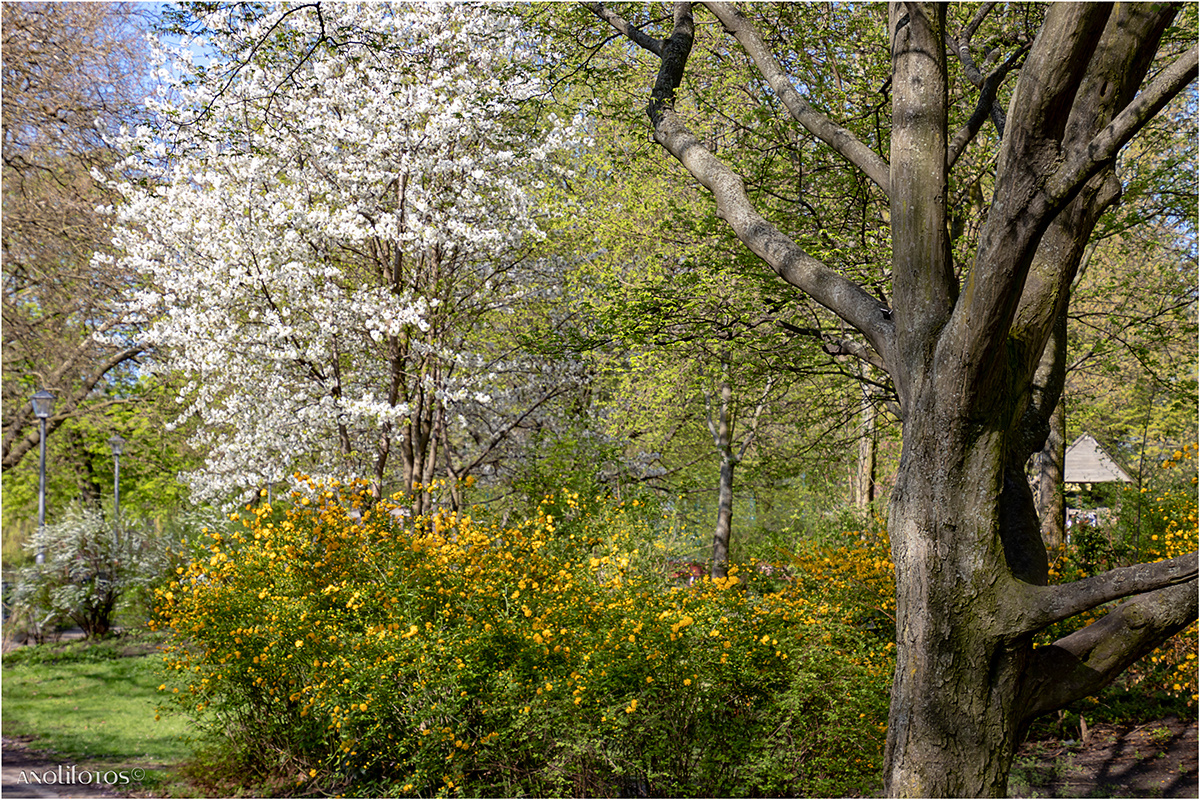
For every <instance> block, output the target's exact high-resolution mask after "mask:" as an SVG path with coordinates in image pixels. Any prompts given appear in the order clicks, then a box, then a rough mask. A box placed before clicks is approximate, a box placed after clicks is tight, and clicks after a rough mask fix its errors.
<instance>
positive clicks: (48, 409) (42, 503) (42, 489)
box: [29, 389, 55, 564]
mask: <svg viewBox="0 0 1200 800" xmlns="http://www.w3.org/2000/svg"><path fill="white" fill-rule="evenodd" d="M54 400H55V397H54V395H52V394H50V393H49V392H47V391H46V390H45V389H39V390H38V391H37V394H35V395H34V396H33V397H31V398H29V404H30V405H32V406H33V415H34V416H35V417H37V418H38V432H39V434H40V436H39V441H40V445H41V446H40V451H41V466H40V468H39V470H38V551H37V558H36V559H35V561H36V563H38V564H45V563H46V551H45V544H44V542H45V539H44V537H43V536H42V532H43V531H44V530H45V528H46V420H47V419H48V418H49V417H50V415H51V414H53V413H54Z"/></svg>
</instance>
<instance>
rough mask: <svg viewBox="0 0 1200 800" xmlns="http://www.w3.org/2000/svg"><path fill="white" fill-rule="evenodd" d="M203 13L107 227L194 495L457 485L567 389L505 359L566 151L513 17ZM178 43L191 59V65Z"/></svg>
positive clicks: (328, 10)
mask: <svg viewBox="0 0 1200 800" xmlns="http://www.w3.org/2000/svg"><path fill="white" fill-rule="evenodd" d="M211 8H212V7H209V8H208V9H205V8H204V7H199V9H200V10H198V11H195V12H194V16H188V17H187V18H186V20H187V21H188V22H189V24H190V28H191V30H192V31H193V33H194V34H195V35H196V37H197V38H196V39H194V40H192V41H191V42H185V47H183V48H182V49H180V50H179V51H178V53H177V54H176V56H175V58H177V59H182V61H179V62H176V64H175V66H174V74H179V75H183V76H185V77H184V78H183V79H181V80H178V81H176V82H175V85H174V86H173V87H172V89H171V91H170V92H164V93H162V94H161V95H160V97H159V98H158V99H157V101H156V108H155V110H156V111H157V112H158V114H159V117H160V119H161V123H160V124H159V125H157V126H155V127H154V128H143V129H140V130H138V131H136V132H133V133H131V134H130V135H129V137H128V138H127V140H126V142H125V144H126V146H128V147H130V152H131V153H132V155H131V156H130V161H129V164H130V165H133V166H136V167H137V168H138V169H139V170H140V171H141V173H142V174H144V176H145V179H144V181H142V182H140V183H137V184H133V183H125V184H123V185H121V186H120V189H121V191H122V193H123V195H124V199H125V202H124V203H123V204H122V205H121V206H120V207H119V208H118V209H117V210H116V214H117V217H118V227H117V235H116V244H117V246H118V249H119V251H120V252H121V253H122V255H121V256H120V257H121V258H123V259H124V260H125V262H126V263H127V264H129V265H132V266H134V267H136V269H137V270H138V271H139V272H140V274H141V275H142V276H143V277H144V279H145V281H146V286H145V289H144V291H142V292H140V293H139V295H138V299H137V301H136V304H137V308H138V310H139V311H140V312H141V313H143V314H145V315H147V317H148V319H150V320H151V321H152V324H151V325H150V327H149V342H148V344H149V345H150V346H151V347H152V348H153V352H154V353H155V354H156V356H157V362H156V363H157V365H158V368H159V369H163V370H168V371H175V372H181V373H184V374H186V375H187V376H188V377H189V379H190V382H189V383H188V385H187V388H186V389H185V391H184V393H182V394H181V396H180V403H181V404H183V405H184V409H183V416H184V417H190V416H192V415H199V417H200V418H201V420H202V422H203V425H202V426H201V428H200V431H201V432H200V433H199V435H198V436H199V441H198V444H200V445H202V446H204V447H206V448H207V451H208V453H209V457H208V459H207V462H206V463H205V465H204V467H203V469H202V470H200V471H199V472H197V473H193V474H191V475H189V476H188V478H189V483H190V484H191V487H192V490H193V492H194V493H195V495H196V496H198V497H201V498H229V497H232V496H236V495H237V494H238V493H246V492H248V491H251V490H253V489H255V488H256V487H260V486H262V485H263V484H267V483H271V482H276V481H281V480H285V479H286V477H287V476H288V475H290V474H291V473H292V472H293V471H294V470H302V471H305V472H308V473H310V474H314V475H324V476H337V477H346V476H358V477H365V478H368V479H369V480H370V481H371V482H372V486H373V489H374V490H375V491H381V490H383V488H384V487H385V485H387V486H389V487H390V488H394V486H395V483H396V482H402V485H403V487H404V488H405V489H406V490H409V491H411V490H412V488H413V486H414V484H423V485H429V484H430V483H431V482H432V481H434V480H435V479H436V478H438V477H449V478H452V479H453V478H465V477H466V476H467V475H468V474H470V473H471V472H472V471H473V470H474V471H479V468H480V467H481V466H484V465H486V464H487V463H489V461H494V460H495V459H496V458H497V457H498V454H499V452H500V451H501V450H502V448H503V445H504V444H505V443H506V441H508V440H510V439H511V438H513V436H514V434H516V433H517V432H519V431H520V430H521V429H522V427H523V426H526V425H528V424H529V423H531V422H532V421H533V420H534V418H535V417H536V416H537V415H538V414H539V413H542V411H544V410H545V408H546V406H547V404H548V402H549V401H550V400H551V399H552V398H554V397H556V396H558V395H561V394H563V393H564V392H566V391H567V390H568V389H569V388H570V387H571V386H572V384H573V382H574V380H575V379H574V377H573V371H572V368H571V367H570V365H564V364H552V363H548V362H547V361H546V360H545V359H544V358H537V359H535V358H533V357H531V356H529V355H528V354H527V353H526V352H525V351H523V350H522V348H521V347H520V346H519V344H517V343H518V342H519V338H520V334H521V333H522V332H524V330H525V328H526V325H527V324H528V322H529V320H530V319H532V318H534V317H536V318H538V319H545V318H546V314H547V313H549V309H550V307H551V306H552V305H553V301H554V298H555V295H556V292H557V291H558V290H557V286H558V283H559V281H558V276H557V274H556V266H555V265H556V263H557V262H556V261H555V260H553V259H550V258H546V257H543V256H542V254H541V252H540V251H539V243H540V242H541V240H542V239H543V238H544V237H543V235H542V233H541V232H540V224H539V219H540V218H542V217H544V216H545V215H546V214H547V213H549V212H548V211H547V209H546V208H544V204H543V203H542V202H541V201H540V199H539V197H540V196H541V194H542V192H541V191H540V190H541V189H542V188H544V187H545V185H546V184H545V182H547V181H550V180H553V179H554V177H555V176H556V175H558V174H559V172H558V170H557V168H556V167H555V165H554V160H555V159H554V156H555V153H556V152H557V151H558V150H559V149H560V148H561V146H562V143H563V142H565V141H567V140H568V138H569V136H570V135H571V126H570V125H569V124H568V123H566V122H563V121H560V120H558V119H557V118H555V117H554V115H553V114H546V113H543V114H542V115H540V116H539V114H538V113H537V112H538V109H539V108H540V107H541V106H540V105H539V103H537V102H536V100H537V98H538V97H539V96H540V95H541V94H542V93H543V92H544V88H543V87H542V86H540V85H539V84H538V83H536V82H535V81H534V80H532V79H531V78H529V77H528V75H529V74H530V73H531V72H532V71H531V70H528V69H522V68H521V67H522V65H523V64H524V63H525V61H526V59H527V55H526V54H524V53H522V51H521V45H520V39H521V37H520V36H519V35H518V33H519V31H518V30H517V29H516V27H515V26H516V24H517V23H516V22H515V21H514V20H512V19H511V18H509V17H506V16H505V15H502V14H499V13H493V11H492V10H491V9H489V8H487V7H467V6H462V5H454V6H430V5H413V6H397V5H384V4H361V5H355V4H316V5H307V6H296V5H286V6H278V7H267V8H266V9H265V10H264V9H259V10H257V11H254V12H253V13H251V12H245V13H246V14H248V16H239V15H241V14H243V12H242V11H237V10H232V9H230V8H224V7H223V8H220V9H218V10H211ZM468 21H469V24H468ZM181 29H182V28H181ZM197 31H198V33H197ZM199 41H202V42H203V43H204V46H205V47H206V48H207V52H209V53H211V54H212V60H211V63H208V64H205V65H195V66H193V65H191V64H189V63H186V62H188V61H189V58H190V57H189V53H191V52H193V51H195V50H197V47H196V42H199ZM450 482H451V483H453V482H454V481H453V480H452V481H450ZM416 498H417V500H416V502H417V503H418V507H419V508H418V510H424V509H425V508H426V507H427V504H428V502H429V499H428V495H427V494H425V493H416Z"/></svg>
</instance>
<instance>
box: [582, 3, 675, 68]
mask: <svg viewBox="0 0 1200 800" xmlns="http://www.w3.org/2000/svg"><path fill="white" fill-rule="evenodd" d="M581 5H582V6H583V7H584V8H586V9H587V10H589V11H591V12H592V13H593V14H595V15H596V16H597V17H599V18H600V19H602V20H603V21H604V22H607V23H608V24H609V25H611V26H612V27H613V29H614V30H616V31H617V32H618V33H620V34H621V35H623V36H624V37H625V38H627V39H629V41H631V42H633V43H634V44H636V45H637V46H638V47H640V48H642V49H643V50H649V51H650V52H651V53H654V55H656V56H658V57H659V58H661V57H662V54H663V40H662V39H655V38H654V37H653V36H649V35H647V34H646V33H644V32H643V31H642V30H641V29H639V28H638V27H637V26H636V25H630V24H629V21H628V20H627V19H625V18H624V17H622V16H621V15H620V14H618V13H616V12H615V11H613V10H612V9H611V8H609V7H608V6H606V5H604V3H582V4H581Z"/></svg>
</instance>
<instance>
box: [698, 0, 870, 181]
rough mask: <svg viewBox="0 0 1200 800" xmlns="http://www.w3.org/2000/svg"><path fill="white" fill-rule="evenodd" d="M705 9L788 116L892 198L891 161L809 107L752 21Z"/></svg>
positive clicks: (726, 10) (725, 7)
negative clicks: (746, 57) (750, 62)
mask: <svg viewBox="0 0 1200 800" xmlns="http://www.w3.org/2000/svg"><path fill="white" fill-rule="evenodd" d="M704 6H705V8H707V9H708V10H709V11H711V12H712V13H713V15H714V16H716V18H717V19H718V20H720V21H721V24H722V25H724V26H725V30H726V31H728V32H729V33H730V34H732V35H733V37H734V38H735V39H737V40H738V43H739V44H741V45H742V49H744V50H745V51H746V54H747V55H749V56H750V58H751V59H752V60H753V61H754V64H755V66H757V67H758V71H759V72H761V73H762V76H763V77H764V78H766V80H767V84H768V85H769V86H770V87H771V90H772V91H773V92H775V94H777V95H778V96H779V99H780V100H782V101H783V104H784V106H786V107H787V110H788V113H790V114H791V115H792V119H794V120H796V122H799V123H800V124H801V125H803V126H804V128H805V129H806V130H807V131H808V132H809V133H811V134H812V135H813V136H816V137H817V138H818V139H820V140H821V141H823V142H825V144H827V145H829V146H830V147H831V148H833V150H834V152H836V153H837V154H838V155H840V156H842V158H844V159H846V160H847V161H849V162H850V163H851V164H852V165H854V166H855V167H856V168H858V169H859V170H861V171H862V172H863V174H864V175H866V176H867V177H868V178H870V179H871V180H872V181H873V182H874V183H875V185H876V186H878V187H879V188H880V189H882V190H883V193H884V194H885V195H890V193H891V188H890V187H891V174H890V168H889V167H888V163H887V161H886V160H884V159H883V158H881V157H880V156H879V155H878V154H877V153H875V151H873V150H872V149H871V148H869V147H867V146H866V145H865V144H863V143H862V142H860V141H859V140H858V138H857V137H855V136H854V134H853V133H851V132H850V131H849V130H847V129H846V128H843V127H842V126H840V125H838V124H836V123H834V122H833V121H832V120H830V119H829V118H828V117H826V116H825V115H824V114H821V113H820V112H818V111H817V110H816V109H814V108H813V107H812V106H811V105H809V104H808V101H807V100H805V99H804V98H803V97H802V96H801V95H800V93H799V92H798V91H796V87H795V86H793V85H792V82H791V80H790V79H789V78H788V76H787V74H786V73H784V71H783V68H782V67H781V66H780V65H779V61H778V60H777V59H776V58H775V55H774V54H773V53H772V52H771V49H770V48H769V47H767V45H766V42H764V41H763V38H762V36H760V35H759V33H758V30H757V29H756V28H755V27H754V25H753V24H751V22H750V20H748V19H747V18H746V16H745V15H744V14H742V12H740V11H738V10H737V9H736V8H734V7H733V6H732V5H731V4H729V3H717V2H713V3H705V4H704Z"/></svg>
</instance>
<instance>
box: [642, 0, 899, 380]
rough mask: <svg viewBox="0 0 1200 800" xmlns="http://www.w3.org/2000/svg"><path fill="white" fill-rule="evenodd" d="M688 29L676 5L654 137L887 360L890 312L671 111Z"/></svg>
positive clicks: (687, 18)
mask: <svg viewBox="0 0 1200 800" xmlns="http://www.w3.org/2000/svg"><path fill="white" fill-rule="evenodd" d="M693 30H694V25H693V22H692V18H691V10H690V6H689V4H687V3H678V4H676V6H675V25H674V30H673V31H672V34H671V37H670V38H669V39H668V40H667V43H666V45H665V46H664V48H663V61H662V68H661V69H660V70H659V74H658V77H657V79H656V80H655V85H654V91H653V95H652V99H651V102H650V105H649V108H648V109H647V113H648V114H649V116H650V121H651V123H652V124H653V126H654V135H655V139H656V140H657V141H658V142H659V144H661V145H662V146H663V147H664V148H666V150H667V152H669V153H670V154H671V155H672V156H674V157H675V158H676V159H677V160H678V161H679V162H680V163H681V164H682V165H683V166H684V167H685V168H686V169H687V170H688V172H690V173H691V174H692V176H693V177H695V178H696V179H697V180H698V181H699V182H700V183H701V184H702V185H703V186H704V187H705V188H707V189H708V190H709V191H711V192H712V193H713V197H714V199H715V200H716V202H717V213H718V215H719V216H720V217H721V218H722V219H724V220H725V221H726V222H727V223H729V225H730V227H732V228H733V231H734V233H735V234H736V235H737V236H738V238H739V239H741V240H742V243H743V244H745V245H746V246H747V247H748V248H749V249H750V250H751V251H752V252H753V253H754V254H755V255H757V256H759V257H760V258H762V259H763V261H765V262H766V263H767V265H768V266H770V267H771V269H772V270H774V272H775V273H776V274H777V275H779V277H781V278H783V279H784V280H785V281H787V282H788V283H790V284H791V285H793V286H795V287H796V288H798V289H800V290H801V291H803V292H805V293H806V294H807V295H809V296H810V297H811V298H812V299H813V300H815V301H816V302H818V303H820V304H821V305H823V306H825V307H826V308H828V309H830V310H831V311H833V312H834V313H835V314H837V315H838V316H839V317H841V318H842V319H844V320H845V321H846V322H848V323H849V324H850V325H853V326H854V327H855V328H857V329H858V330H859V331H860V332H861V333H862V334H863V335H864V336H866V337H867V340H868V341H869V342H870V343H871V346H872V347H874V348H875V351H876V352H877V353H878V354H879V355H880V357H881V358H882V359H883V361H884V363H890V362H891V355H892V354H893V352H894V350H895V348H894V345H893V325H892V320H891V312H890V311H889V310H888V309H887V308H886V307H885V306H884V305H883V304H882V303H880V302H879V300H878V299H876V298H875V297H874V296H872V295H871V294H870V293H868V292H867V291H866V290H865V289H863V288H862V287H861V286H859V285H858V284H856V283H854V282H853V281H851V280H849V279H847V278H846V277H844V276H843V275H840V274H839V273H837V272H835V271H834V270H832V269H830V268H829V267H827V266H825V265H824V264H823V263H821V262H820V261H818V260H817V259H815V258H813V257H812V256H811V255H809V254H808V253H807V252H806V251H804V250H803V249H802V248H800V247H799V246H798V245H796V243H795V242H793V241H792V240H791V239H790V238H788V236H787V235H785V234H784V233H783V232H782V231H780V230H779V229H778V228H777V227H775V226H774V225H773V224H771V223H770V222H769V221H767V220H766V219H765V218H763V216H762V215H761V214H759V213H758V211H757V210H756V209H755V208H754V205H753V204H752V203H751V202H750V198H749V197H748V196H747V194H746V188H745V185H744V183H743V182H742V179H741V178H740V177H739V176H738V175H737V174H736V173H735V172H734V171H733V170H731V169H730V168H729V167H728V166H726V165H725V164H724V163H723V162H721V161H720V160H719V159H718V158H717V157H716V156H714V155H713V154H712V153H711V152H710V151H709V150H708V149H707V148H705V147H704V145H703V144H701V142H700V141H699V140H698V139H697V138H696V136H695V135H694V134H692V132H691V131H690V130H688V128H687V127H686V126H685V125H684V124H683V122H682V121H681V120H680V119H679V117H678V115H677V114H676V113H675V110H674V98H675V90H676V89H677V88H678V86H679V84H680V82H681V81H682V79H683V70H684V67H685V66H686V64H687V58H688V55H689V54H690V52H691V44H692V35H693Z"/></svg>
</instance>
